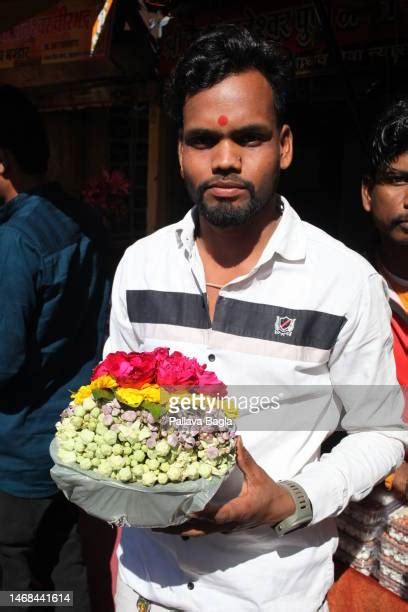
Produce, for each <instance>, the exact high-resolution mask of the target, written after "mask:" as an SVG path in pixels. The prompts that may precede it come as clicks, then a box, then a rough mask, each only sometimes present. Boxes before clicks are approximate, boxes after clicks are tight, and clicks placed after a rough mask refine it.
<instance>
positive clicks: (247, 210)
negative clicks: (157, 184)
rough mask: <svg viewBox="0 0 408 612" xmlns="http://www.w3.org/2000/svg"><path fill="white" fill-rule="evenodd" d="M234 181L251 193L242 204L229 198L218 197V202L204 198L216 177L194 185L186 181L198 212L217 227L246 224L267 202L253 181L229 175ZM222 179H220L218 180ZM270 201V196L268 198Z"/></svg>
mask: <svg viewBox="0 0 408 612" xmlns="http://www.w3.org/2000/svg"><path fill="white" fill-rule="evenodd" d="M229 178H231V179H232V180H234V182H236V183H237V184H238V183H239V185H240V186H241V187H242V188H244V189H246V190H247V191H248V194H249V198H248V200H247V201H245V202H242V203H240V204H236V202H234V201H232V200H231V199H229V198H225V199H222V198H217V202H216V203H214V204H209V203H208V202H206V201H205V200H204V193H205V191H206V190H207V189H209V188H210V187H211V186H212V185H213V184H214V182H215V180H214V179H212V180H209V181H204V182H203V183H200V184H199V185H198V187H194V186H193V185H192V184H191V183H190V182H189V181H188V180H187V181H186V187H187V191H188V193H189V195H190V198H191V199H192V201H193V203H194V204H195V205H196V206H197V208H198V213H199V214H200V215H202V216H203V217H204V218H205V219H206V220H207V221H208V223H210V224H211V225H215V226H217V227H230V226H232V225H244V224H245V223H246V222H247V221H248V220H249V219H251V217H253V216H254V215H256V213H258V212H259V211H260V210H262V208H263V207H264V206H265V205H266V204H267V201H263V199H261V198H259V197H258V196H257V194H256V191H255V186H254V184H253V183H251V181H244V180H242V179H236V178H234V177H232V176H231V177H229ZM220 180H221V179H219V180H218V182H219V181H220ZM268 201H269V198H268Z"/></svg>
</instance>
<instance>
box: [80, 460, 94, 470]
mask: <svg viewBox="0 0 408 612" xmlns="http://www.w3.org/2000/svg"><path fill="white" fill-rule="evenodd" d="M91 465H92V463H91V460H90V459H87V458H86V457H85V458H84V457H83V458H82V459H81V460H80V461H79V467H80V468H81V470H90V469H91Z"/></svg>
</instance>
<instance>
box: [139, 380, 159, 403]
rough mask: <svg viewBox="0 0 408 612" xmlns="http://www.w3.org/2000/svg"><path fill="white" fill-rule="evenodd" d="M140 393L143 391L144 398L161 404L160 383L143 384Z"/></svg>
mask: <svg viewBox="0 0 408 612" xmlns="http://www.w3.org/2000/svg"><path fill="white" fill-rule="evenodd" d="M140 393H143V396H144V398H145V399H146V400H147V401H148V402H152V403H153V404H160V397H161V396H160V387H159V385H143V387H142V388H141V389H140Z"/></svg>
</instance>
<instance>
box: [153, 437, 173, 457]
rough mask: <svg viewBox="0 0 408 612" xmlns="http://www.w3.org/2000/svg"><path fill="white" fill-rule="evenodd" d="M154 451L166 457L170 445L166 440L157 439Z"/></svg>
mask: <svg viewBox="0 0 408 612" xmlns="http://www.w3.org/2000/svg"><path fill="white" fill-rule="evenodd" d="M155 451H156V453H157V454H158V455H159V456H160V457H166V455H168V454H169V451H170V445H169V444H168V443H167V441H166V440H159V441H158V442H157V444H156V448H155Z"/></svg>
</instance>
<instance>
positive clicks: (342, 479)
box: [294, 273, 408, 523]
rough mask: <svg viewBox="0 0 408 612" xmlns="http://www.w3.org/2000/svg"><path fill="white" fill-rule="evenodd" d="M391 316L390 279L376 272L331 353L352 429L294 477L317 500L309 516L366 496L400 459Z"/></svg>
mask: <svg viewBox="0 0 408 612" xmlns="http://www.w3.org/2000/svg"><path fill="white" fill-rule="evenodd" d="M390 319H391V311H390V308H389V305H388V300H387V289H386V285H385V282H384V281H383V279H382V278H381V277H380V276H379V275H378V274H376V273H373V274H372V275H371V276H370V277H369V278H368V280H367V282H366V283H365V284H364V286H363V287H362V288H361V290H360V292H359V294H358V296H357V298H356V299H355V300H354V302H353V304H352V306H351V308H350V311H349V312H348V313H347V320H346V323H345V325H344V326H343V328H342V330H341V332H340V334H339V337H338V339H337V342H336V344H335V346H334V348H333V350H332V353H331V357H330V360H329V371H330V379H331V382H332V385H333V390H334V395H335V398H336V399H337V401H338V402H339V403H340V404H341V406H342V420H341V424H342V427H343V429H344V430H346V431H347V433H348V434H349V435H347V436H346V437H345V438H343V440H342V441H341V442H340V443H339V444H338V445H337V446H335V447H334V448H333V450H332V451H331V452H330V453H327V454H324V455H322V456H321V458H320V459H319V460H318V461H315V462H313V463H310V464H308V465H307V466H305V468H304V469H303V470H302V471H301V473H300V474H298V475H297V476H296V477H295V478H294V480H295V481H296V482H298V483H299V484H300V485H301V486H302V487H303V488H304V489H305V491H306V492H307V494H308V496H309V498H310V500H311V502H312V505H313V521H312V523H317V522H319V521H321V520H323V519H324V518H327V517H328V516H335V515H337V514H340V513H341V512H342V511H343V509H344V508H345V507H346V506H347V504H348V503H349V501H350V500H356V501H358V500H360V499H362V498H363V497H365V496H366V495H368V493H370V491H371V489H372V487H373V486H374V485H376V484H377V483H378V482H380V481H381V480H382V479H383V478H384V477H385V476H387V474H389V473H390V472H392V471H393V470H394V469H395V468H396V467H397V466H398V465H399V464H400V463H401V462H402V461H403V458H404V445H405V446H406V445H407V444H408V429H407V427H406V425H405V424H404V423H403V421H402V413H403V408H404V399H403V394H402V392H401V389H400V387H399V385H398V382H397V379H396V373H395V362H394V356H393V350H392V334H391V325H390Z"/></svg>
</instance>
